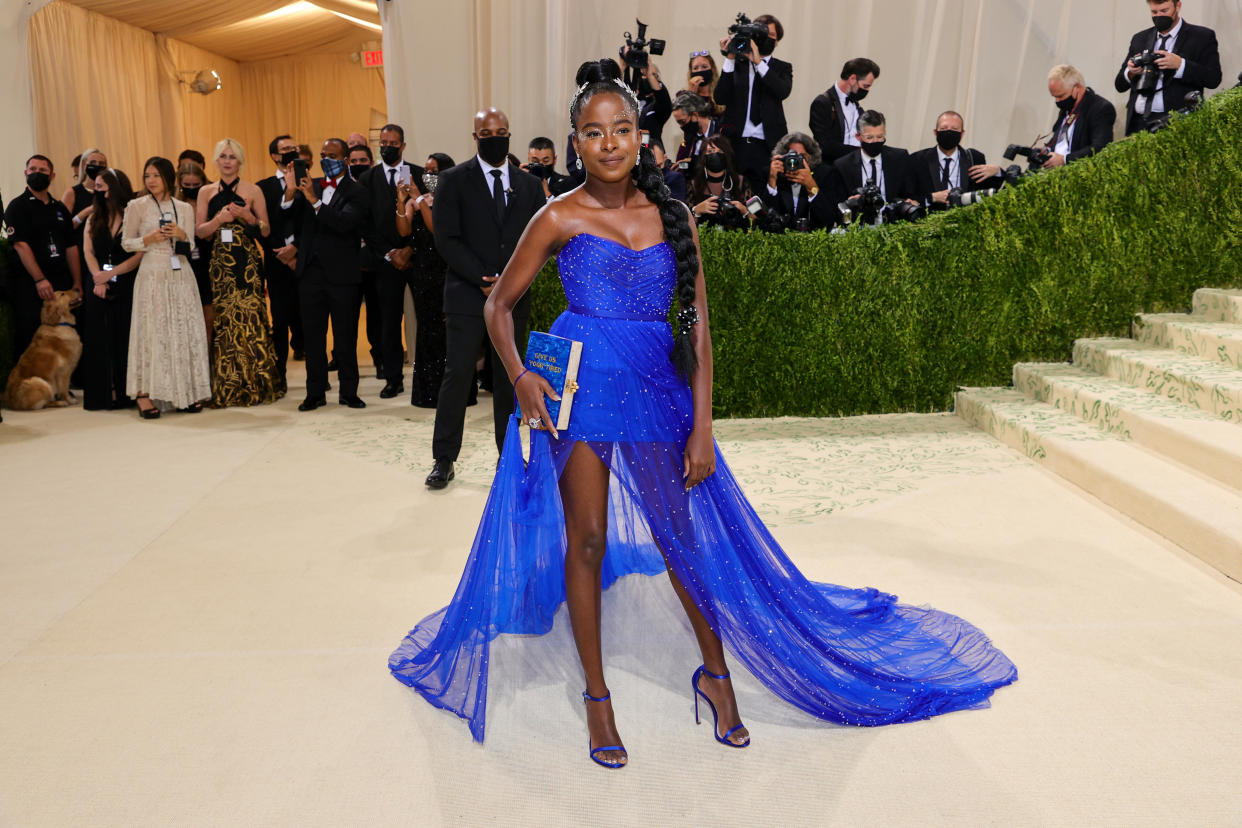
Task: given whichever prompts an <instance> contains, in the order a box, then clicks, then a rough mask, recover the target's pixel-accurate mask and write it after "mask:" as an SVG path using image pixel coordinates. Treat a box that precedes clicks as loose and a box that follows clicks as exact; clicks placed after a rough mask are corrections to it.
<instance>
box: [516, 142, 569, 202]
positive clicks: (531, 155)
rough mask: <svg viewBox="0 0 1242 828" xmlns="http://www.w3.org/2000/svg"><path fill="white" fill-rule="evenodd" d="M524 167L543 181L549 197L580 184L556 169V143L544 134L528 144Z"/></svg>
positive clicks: (561, 193) (544, 191) (544, 192)
mask: <svg viewBox="0 0 1242 828" xmlns="http://www.w3.org/2000/svg"><path fill="white" fill-rule="evenodd" d="M522 169H523V170H525V171H526V172H528V173H530V174H531V175H533V176H534V177H535V178H538V179H539V180H540V181H542V182H543V194H544V195H545V196H547V197H548V198H552V197H553V196H558V195H564V194H565V193H567V192H569V191H570V190H572V189H573V188H574V187H577V186H578V185H577V184H575V183H574V180H573V179H572V178H570V177H569V176H567V175H561V174H560V173H558V172H557V171H556V145H555V144H553V143H552V139H551V138H546V137H544V136H542V135H541V136H539V137H538V138H532V139H531V141H530V144H529V145H527V147H526V163H525V164H523V165H522Z"/></svg>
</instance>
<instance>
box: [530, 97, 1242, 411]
mask: <svg viewBox="0 0 1242 828" xmlns="http://www.w3.org/2000/svg"><path fill="white" fill-rule="evenodd" d="M1240 141H1242V93H1239V92H1230V93H1226V94H1222V95H1219V96H1216V97H1215V98H1213V99H1211V100H1210V101H1208V103H1207V104H1206V105H1205V106H1204V108H1203V109H1202V110H1201V111H1200V112H1198V113H1196V114H1194V115H1191V116H1188V117H1185V118H1178V119H1177V120H1175V121H1174V123H1173V124H1172V125H1171V126H1170V127H1169V128H1168V129H1166V130H1164V131H1162V132H1160V133H1159V134H1157V135H1147V134H1143V135H1138V136H1135V137H1133V138H1130V139H1128V140H1125V141H1120V142H1118V143H1116V144H1113V145H1111V146H1109V147H1108V148H1107V149H1106V150H1105V151H1103V152H1101V153H1099V154H1098V155H1096V156H1094V157H1092V158H1088V159H1084V160H1082V161H1079V162H1077V163H1074V164H1071V165H1070V166H1068V167H1066V168H1064V169H1062V170H1057V171H1054V172H1045V173H1041V174H1039V175H1037V176H1033V177H1028V178H1027V179H1025V180H1024V181H1023V182H1022V183H1021V185H1020V186H1019V187H1017V188H1009V189H1007V191H1002V192H1001V193H1000V194H998V195H996V196H995V197H993V198H990V199H986V200H985V201H984V202H982V203H981V204H979V205H976V206H974V207H967V208H963V209H959V210H954V211H951V212H947V213H941V214H937V215H934V216H932V217H930V218H928V219H927V220H925V221H923V222H920V223H917V224H906V225H898V226H894V227H885V228H880V229H860V230H851V231H850V232H849V233H846V234H845V235H836V236H833V235H828V234H825V233H823V232H818V233H811V234H785V235H780V236H773V235H768V234H763V233H758V232H752V233H741V232H716V231H707V232H705V233H704V234H703V236H702V240H701V241H702V249H703V266H704V269H705V270H704V272H705V274H706V279H707V290H708V300H709V310H710V315H711V332H712V343H713V346H714V347H713V353H714V357H715V378H716V382H715V413H716V415H717V416H733V417H772V416H782V415H805V416H831V415H852V414H876V413H887V412H905V411H940V410H947V409H949V407H950V406H951V404H952V394H953V391H954V389H955V388H957V387H958V386H961V385H1008V384H1009V381H1010V373H1011V369H1012V366H1013V364H1014V363H1015V362H1023V361H1061V360H1067V359H1069V356H1070V350H1071V345H1072V343H1073V341H1074V339H1076V338H1078V337H1082V336H1100V335H1113V336H1124V335H1128V333H1129V326H1130V321H1131V319H1132V318H1133V315H1134V314H1135V313H1137V312H1140V311H1153V312H1158V311H1177V310H1186V309H1188V307H1189V305H1190V299H1191V294H1192V293H1193V291H1194V290H1195V288H1198V287H1203V286H1215V287H1226V286H1239V285H1242V245H1240V244H1239V235H1240V234H1242V152H1240V149H1239V144H1240ZM533 290H534V294H535V295H534V297H533V301H534V308H533V319H532V323H531V329H532V330H547V326H548V325H549V324H550V323H551V321H552V320H553V319H554V318H555V317H556V315H557V314H558V313H560V311H561V310H563V309H564V307H565V299H564V295H563V293H562V291H561V288H560V283H559V281H558V280H557V279H556V277H555V268H554V266H553V265H549V266H548V268H547V269H546V270H545V273H544V274H542V275H541V276H540V278H538V279H537V280H536V281H535V286H534V288H533Z"/></svg>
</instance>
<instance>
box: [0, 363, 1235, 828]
mask: <svg viewBox="0 0 1242 828" xmlns="http://www.w3.org/2000/svg"><path fill="white" fill-rule="evenodd" d="M300 370H301V365H300V364H295V374H297V375H296V376H293V377H291V382H292V383H293V384H294V386H295V387H294V388H293V389H292V391H291V394H290V396H289V397H288V398H286V399H284V400H282V401H281V402H279V403H277V404H276V405H273V406H268V407H264V408H260V409H251V410H244V409H243V410H228V411H223V412H214V411H208V412H205V413H203V414H199V415H171V414H167V415H165V416H164V417H163V418H162V419H160V420H158V421H154V422H144V421H141V420H139V419H138V417H137V415H136V414H135V413H134V412H118V413H88V412H84V411H82V410H80V409H69V410H58V411H46V412H34V413H20V412H9V411H5V412H4V417H5V421H4V423H3V424H2V425H0V469H3V472H2V481H3V482H2V483H0V486H3V497H2V498H0V533H2V534H0V538H2V540H0V711H3V715H2V716H0V746H2V748H3V749H2V750H0V824H4V825H19V826H27V825H29V826H83V825H89V826H95V825H99V826H114V825H115V826H136V825H140V826H146V825H151V826H164V825H175V826H196V825H225V826H233V825H279V826H283V825H324V826H338V825H363V826H370V825H417V826H424V825H428V826H434V825H725V826H727V825H780V826H785V825H817V826H818V825H869V824H895V825H1006V826H1008V825H1021V826H1028V825H1029V826H1038V825H1119V826H1120V825H1125V826H1131V825H1212V826H1216V825H1242V798H1240V797H1239V791H1242V716H1240V715H1239V706H1240V704H1242V588H1240V587H1239V585H1238V584H1236V583H1233V582H1230V581H1228V580H1226V579H1225V578H1223V577H1222V576H1221V575H1219V574H1218V573H1216V572H1214V571H1213V570H1210V569H1208V568H1206V567H1205V566H1203V565H1202V564H1200V563H1199V562H1198V561H1197V560H1195V559H1193V558H1191V557H1190V556H1187V555H1185V554H1183V553H1182V552H1180V551H1179V550H1178V549H1176V548H1175V547H1172V546H1171V545H1170V544H1168V543H1166V542H1165V541H1163V540H1161V539H1159V538H1156V537H1155V536H1153V535H1152V534H1150V533H1149V532H1147V531H1146V530H1143V529H1141V528H1139V527H1138V526H1137V525H1136V524H1134V523H1131V522H1129V521H1128V520H1126V519H1124V518H1122V517H1120V516H1119V515H1117V514H1116V513H1114V512H1111V511H1109V510H1107V509H1106V508H1104V507H1102V506H1101V505H1100V504H1099V503H1098V502H1097V501H1095V500H1093V499H1091V498H1089V497H1088V496H1086V495H1084V494H1083V493H1081V492H1080V491H1079V490H1077V489H1075V488H1073V487H1071V486H1069V485H1068V484H1066V483H1064V482H1062V481H1061V480H1059V479H1057V478H1055V477H1053V476H1052V475H1050V474H1049V473H1047V472H1045V471H1043V470H1041V469H1040V468H1038V467H1037V466H1035V465H1034V464H1032V463H1030V462H1029V461H1027V460H1025V459H1024V458H1022V457H1021V456H1020V455H1019V454H1017V453H1016V452H1014V451H1011V450H1010V449H1008V448H1005V447H1003V446H1002V445H1001V444H1000V443H997V442H995V441H994V440H992V438H990V437H988V436H987V435H985V434H983V433H982V432H979V431H975V430H972V429H971V428H970V427H969V426H968V425H966V424H965V423H964V422H963V421H961V420H960V419H958V418H957V417H954V416H952V415H911V416H890V417H869V418H857V419H849V420H773V421H733V422H720V423H718V424H717V437H718V439H719V440H720V442H721V444H722V446H723V450H724V453H725V456H726V457H727V458H728V459H729V461H730V463H731V465H732V466H733V467H734V469H735V471H736V473H737V475H738V477H739V479H740V480H741V481H742V483H743V485H745V486H747V487H748V489H749V491H750V492H751V493H752V494H753V497H754V500H755V502H756V504H757V506H758V508H759V510H760V512H761V513H762V514H763V515H764V516H765V518H766V519H768V520H769V521H770V524H771V526H772V527H773V530H774V532H775V534H776V536H777V537H778V538H779V539H780V540H781V542H782V543H783V544H785V547H786V549H787V550H788V551H789V553H790V555H791V557H792V558H793V559H794V560H795V561H796V562H797V563H798V565H799V566H800V567H802V568H803V570H804V571H805V572H806V573H807V574H808V575H810V576H811V577H813V578H815V579H818V580H826V581H832V582H835V583H841V584H848V585H854V586H863V585H874V586H876V587H879V588H881V589H884V590H887V591H891V592H895V593H897V594H898V595H899V596H901V598H902V600H904V601H907V602H910V603H916V604H924V603H927V604H932V605H934V606H936V607H939V608H941V609H945V610H948V611H951V612H954V613H957V614H959V615H962V616H964V617H966V618H968V619H970V620H971V621H972V622H974V623H976V624H978V625H979V626H980V627H982V628H983V629H984V630H985V631H987V632H988V633H989V634H990V635H991V636H992V638H993V639H994V641H995V642H996V643H997V644H998V645H999V646H1000V647H1001V648H1003V649H1004V650H1005V652H1006V653H1007V654H1008V655H1009V656H1010V657H1011V658H1012V659H1013V660H1014V661H1015V662H1016V663H1017V665H1018V669H1019V671H1020V676H1021V677H1020V679H1019V681H1018V683H1017V684H1015V685H1013V686H1012V687H1009V688H1005V689H1002V690H1000V691H999V692H998V693H997V695H996V696H995V699H994V706H993V707H992V708H991V709H988V710H983V711H971V712H966V713H956V714H952V715H949V716H945V717H941V718H939V719H936V720H933V721H928V722H921V723H917V724H909V725H899V726H895V727H889V728H881V729H875V730H863V729H852V728H841V727H832V726H826V725H823V724H821V723H818V722H816V721H813V720H810V719H808V718H807V717H805V716H803V715H801V714H799V713H797V712H796V711H793V710H791V709H789V708H786V707H785V706H784V705H783V704H782V703H780V702H778V701H776V700H774V699H773V698H771V697H769V696H768V694H767V693H766V691H764V690H763V688H762V687H760V686H759V685H758V684H757V682H755V681H754V680H753V678H751V677H749V676H747V675H743V674H742V673H743V671H741V670H738V671H737V674H736V675H737V676H738V680H737V686H738V689H739V697H740V703H741V707H742V711H743V714H744V717H745V720H746V723H747V725H748V726H749V727H750V729H751V732H752V734H753V738H754V744H753V746H752V747H751V748H750V749H748V750H745V751H734V750H727V749H725V748H722V747H720V746H718V745H717V744H716V743H715V742H714V741H713V740H712V738H711V734H710V731H709V730H708V728H707V727H698V728H696V727H695V726H694V723H693V717H692V708H691V698H690V695H689V686H688V685H689V677H690V674H691V671H692V670H693V669H694V667H695V666H696V665H697V661H696V659H695V649H694V646H693V643H692V640H691V638H690V634H689V628H688V625H687V624H686V622H685V620H684V618H683V617H682V616H681V615H680V613H679V610H678V608H677V606H676V604H675V601H674V599H673V597H672V593H671V590H670V589H669V587H668V585H667V583H666V582H665V580H664V579H663V578H651V579H644V578H641V577H634V578H629V579H626V580H625V581H623V582H621V583H620V584H618V585H617V587H615V590H617V591H618V592H617V593H616V595H613V596H612V600H610V601H608V602H607V604H608V606H615V604H616V603H617V601H616V599H617V598H618V597H622V592H621V591H624V593H625V594H624V597H625V598H627V599H628V600H627V603H638V604H640V605H641V606H642V607H644V611H643V612H642V613H641V614H635V613H630V614H629V615H627V616H625V617H622V616H621V615H620V614H619V613H617V612H612V611H609V609H608V608H607V607H606V610H605V636H606V639H605V647H606V651H607V659H608V668H609V683H610V685H611V689H612V691H613V695H614V698H615V708H616V711H617V717H618V722H619V725H620V728H621V733H622V735H623V737H624V739H625V742H626V745H627V747H628V748H629V750H630V756H631V764H630V766H629V767H628V768H626V769H624V770H622V771H619V772H611V771H605V770H603V769H601V768H598V767H596V766H594V765H593V764H591V763H590V762H589V761H588V759H587V756H586V741H587V738H586V730H585V724H584V718H583V712H582V710H581V702H580V701H579V700H578V697H579V693H580V692H581V689H582V681H581V678H580V675H579V670H578V667H577V666H576V662H575V658H574V655H573V652H572V648H571V645H570V639H569V636H568V632H567V625H566V624H564V623H563V612H562V617H561V619H560V621H558V626H557V628H556V629H555V630H554V632H553V633H551V634H550V635H548V636H545V637H542V638H527V639H502V640H501V641H500V642H498V644H497V646H495V647H494V649H493V662H492V687H491V695H490V700H489V701H490V703H489V710H488V713H489V715H488V723H489V727H488V740H487V743H486V745H484V746H479V745H476V744H474V743H472V742H471V740H470V737H469V733H468V731H467V729H466V727H465V725H464V723H462V722H460V721H459V720H457V719H456V718H455V717H452V716H451V715H449V714H445V713H443V712H440V711H437V710H434V709H433V708H431V707H430V706H429V705H427V704H426V703H425V702H423V701H422V700H421V698H419V697H418V696H417V695H415V694H414V693H413V692H412V691H410V690H409V689H407V688H406V687H404V686H402V685H400V684H398V683H397V682H396V681H395V680H393V679H392V678H391V677H390V676H389V675H388V672H387V667H386V659H387V656H388V653H389V652H390V651H391V650H392V649H393V648H394V647H395V646H396V644H397V643H398V642H399V641H400V639H401V637H402V636H403V635H404V634H405V632H406V631H407V630H408V629H409V628H410V627H412V626H413V625H414V624H415V623H416V622H417V621H418V620H419V619H420V618H422V617H423V616H424V615H426V614H427V613H429V612H431V611H433V610H435V609H437V608H438V607H440V606H441V605H443V604H444V603H445V602H447V600H448V599H449V597H450V596H451V594H452V592H453V589H454V587H455V585H456V582H457V578H458V576H459V575H460V570H461V566H462V563H463V561H464V558H465V555H466V552H467V550H468V548H469V545H470V541H471V539H472V537H473V533H474V527H475V522H476V520H477V518H478V515H479V513H480V511H481V509H482V505H483V498H484V494H485V492H486V490H487V486H488V483H489V476H490V471H491V469H492V468H493V467H494V466H493V464H494V460H495V454H494V447H493V446H492V443H491V434H490V399H489V398H487V397H486V396H484V397H483V404H482V405H480V406H478V407H476V408H474V409H471V412H470V415H469V426H468V428H469V433H468V437H467V442H466V448H465V450H464V453H463V457H462V461H461V463H460V464H459V467H458V480H457V481H456V482H455V483H454V484H453V485H451V486H450V488H449V489H447V490H446V491H444V492H441V493H432V492H428V491H427V490H426V489H425V488H424V487H423V485H422V479H423V476H424V475H425V474H426V472H427V470H428V469H429V466H430V459H431V458H430V449H429V445H430V434H431V420H432V412H429V411H424V410H421V409H415V408H412V407H411V406H409V404H408V401H407V399H408V398H407V399H398V400H388V401H381V400H379V398H378V391H379V388H380V383H379V381H377V380H374V379H364V380H363V383H362V389H361V394H362V396H363V397H364V398H365V399H366V400H367V402H368V403H369V407H368V408H367V409H366V410H365V411H352V410H349V409H345V408H340V407H338V406H337V405H335V395H334V393H329V401H330V405H329V406H328V407H326V408H323V409H320V410H318V411H316V412H314V413H310V414H300V413H298V412H297V411H296V404H297V402H298V401H299V400H300V399H301V397H302V393H303V388H302V387H301V379H300V374H298V373H297V372H300Z"/></svg>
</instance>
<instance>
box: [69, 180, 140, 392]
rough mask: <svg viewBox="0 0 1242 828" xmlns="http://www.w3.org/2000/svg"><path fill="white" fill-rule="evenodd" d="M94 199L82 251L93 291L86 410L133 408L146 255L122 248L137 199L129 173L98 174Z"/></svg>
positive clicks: (87, 314) (86, 324) (88, 301)
mask: <svg viewBox="0 0 1242 828" xmlns="http://www.w3.org/2000/svg"><path fill="white" fill-rule="evenodd" d="M92 196H93V200H94V205H93V209H92V211H91V214H90V216H89V217H88V218H87V219H86V225H85V232H84V233H83V241H84V242H85V244H83V246H82V252H83V257H84V258H85V259H86V274H87V275H88V276H89V277H90V279H89V281H88V280H87V279H83V280H82V281H83V283H84V284H85V285H86V286H87V288H88V289H87V290H86V291H84V293H85V295H84V296H83V297H82V322H83V325H82V327H83V337H82V339H83V342H82V366H83V369H82V392H83V398H84V399H83V402H82V407H83V408H85V409H86V410H88V411H102V410H106V409H109V408H128V407H130V406H132V405H134V401H133V400H131V399H130V398H129V397H128V396H126V394H125V374H126V368H127V366H128V364H129V323H130V317H131V314H132V309H133V302H134V277H135V276H136V275H137V273H138V265H139V263H141V261H142V255H143V254H142V253H141V252H137V253H131V252H129V251H127V250H125V249H124V248H123V247H122V246H121V220H122V219H123V218H124V216H125V205H127V204H129V203H130V202H131V201H133V200H134V189H133V187H132V186H131V185H130V183H129V178H128V177H126V175H125V173H123V172H121V171H120V170H112V169H106V170H104V171H103V172H101V173H99V175H97V176H96V177H95V180H94V182H93V186H92Z"/></svg>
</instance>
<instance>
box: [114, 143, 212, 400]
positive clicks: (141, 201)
mask: <svg viewBox="0 0 1242 828" xmlns="http://www.w3.org/2000/svg"><path fill="white" fill-rule="evenodd" d="M174 177H175V173H174V171H173V165H172V162H171V161H169V160H168V159H167V158H159V157H155V158H149V159H147V162H146V164H144V165H143V170H142V183H143V185H144V186H145V187H146V190H145V192H144V194H143V195H142V196H140V197H139V198H136V199H134V200H133V201H131V202H130V203H129V206H128V207H126V208H125V221H124V224H123V226H122V231H121V233H122V238H121V244H122V246H124V248H125V249H126V250H131V251H137V250H142V251H144V252H145V253H146V255H145V256H143V257H142V264H141V265H140V266H139V267H138V276H137V278H136V280H135V281H134V312H133V323H132V327H131V328H130V336H129V378H128V381H127V383H126V392H127V393H128V394H129V395H130V396H131V397H134V398H135V399H136V400H137V401H138V408H139V412H140V413H141V414H142V416H143V417H144V418H145V419H155V418H156V417H158V416H159V415H160V410H161V409H171V408H177V409H180V410H182V411H190V412H195V411H202V409H203V405H202V401H203V400H206V399H209V398H210V397H211V366H210V358H209V352H208V348H207V334H206V331H205V330H204V329H203V311H202V306H201V303H200V300H199V296H198V285H197V283H196V282H195V280H194V271H193V270H191V269H190V260H189V257H188V256H187V255H184V253H188V251H189V244H190V243H191V239H193V238H194V207H193V206H191V205H189V204H186V203H185V202H184V201H177V200H176V199H174V198H173V197H172V193H173V192H174V190H173V180H174ZM179 247H180V248H181V249H182V250H183V251H184V253H183V252H178V248H179Z"/></svg>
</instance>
